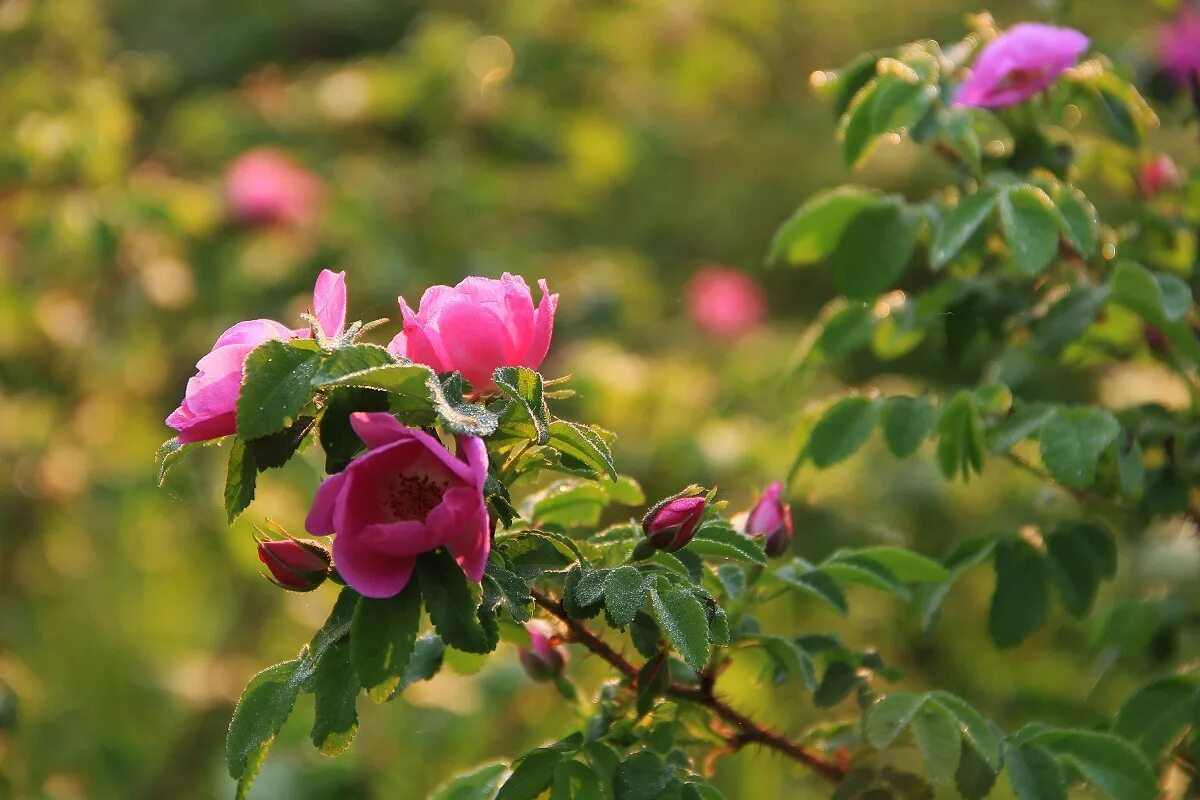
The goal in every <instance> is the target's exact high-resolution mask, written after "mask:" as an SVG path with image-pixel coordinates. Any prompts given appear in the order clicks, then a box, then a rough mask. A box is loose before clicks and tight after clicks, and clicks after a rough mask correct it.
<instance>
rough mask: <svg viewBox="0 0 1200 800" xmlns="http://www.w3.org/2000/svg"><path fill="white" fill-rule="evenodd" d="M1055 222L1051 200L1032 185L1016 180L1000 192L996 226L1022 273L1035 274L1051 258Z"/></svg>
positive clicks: (1055, 249) (1055, 243)
mask: <svg viewBox="0 0 1200 800" xmlns="http://www.w3.org/2000/svg"><path fill="white" fill-rule="evenodd" d="M1058 225H1059V223H1058V218H1057V214H1056V213H1055V210H1054V204H1053V203H1052V202H1051V200H1050V197H1049V196H1048V195H1047V194H1046V193H1045V192H1044V191H1042V190H1041V189H1039V188H1037V187H1036V186H1031V185H1029V184H1019V185H1016V186H1013V187H1011V188H1009V189H1008V190H1007V191H1005V192H1004V193H1003V194H1001V195H1000V230H1001V232H1002V233H1003V234H1004V241H1005V242H1006V243H1007V244H1008V250H1009V254H1010V255H1011V257H1012V262H1013V265H1014V266H1016V268H1017V269H1018V270H1020V271H1021V272H1022V273H1023V274H1025V275H1036V274H1038V273H1039V272H1041V271H1042V270H1043V269H1044V268H1045V267H1046V265H1047V264H1049V263H1050V262H1051V261H1052V260H1053V259H1054V256H1055V254H1056V253H1057V252H1058Z"/></svg>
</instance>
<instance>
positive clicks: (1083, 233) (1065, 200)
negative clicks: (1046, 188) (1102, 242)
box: [1050, 183, 1100, 258]
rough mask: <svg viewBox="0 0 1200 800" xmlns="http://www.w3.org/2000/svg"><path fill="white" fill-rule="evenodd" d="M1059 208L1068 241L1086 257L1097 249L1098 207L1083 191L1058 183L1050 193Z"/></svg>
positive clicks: (1063, 230)
mask: <svg viewBox="0 0 1200 800" xmlns="http://www.w3.org/2000/svg"><path fill="white" fill-rule="evenodd" d="M1050 197H1051V199H1053V200H1054V205H1055V207H1056V208H1057V209H1058V214H1059V222H1060V227H1061V228H1062V232H1063V234H1064V235H1065V236H1066V237H1067V241H1069V242H1070V243H1071V246H1072V247H1074V248H1075V250H1076V252H1078V253H1079V254H1080V255H1081V256H1083V257H1084V258H1088V257H1089V256H1091V255H1092V253H1094V252H1095V250H1096V241H1097V239H1098V238H1099V230H1100V218H1099V215H1098V214H1097V213H1096V207H1095V206H1093V205H1092V204H1091V202H1090V201H1088V199H1087V197H1086V196H1085V195H1084V194H1083V192H1081V191H1079V190H1078V189H1076V188H1075V187H1074V186H1069V185H1067V184H1065V183H1060V184H1057V185H1056V186H1055V187H1054V189H1053V191H1051V193H1050Z"/></svg>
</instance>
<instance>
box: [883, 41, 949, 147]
mask: <svg viewBox="0 0 1200 800" xmlns="http://www.w3.org/2000/svg"><path fill="white" fill-rule="evenodd" d="M889 61H890V59H889ZM884 63H885V64H887V63H888V62H887V61H885V62H884ZM903 65H904V66H906V67H909V68H910V69H913V70H914V71H916V72H918V74H919V76H920V77H919V78H917V77H916V76H913V77H911V78H910V77H909V76H908V75H900V74H896V72H892V71H889V70H887V68H886V67H881V71H883V72H884V74H883V75H881V76H880V77H879V79H878V83H879V86H878V88H877V89H876V91H875V99H874V101H873V102H872V103H871V109H870V111H871V122H870V128H871V130H872V131H874V132H876V133H879V134H883V133H888V132H890V131H906V130H908V129H909V128H911V127H912V126H914V125H916V124H917V122H918V121H920V119H921V118H922V117H923V116H925V112H927V111H928V110H929V107H930V105H932V104H933V101H934V99H935V98H936V97H937V89H936V87H935V86H934V85H933V80H932V77H933V76H932V70H931V69H930V66H929V64H928V62H920V61H915V60H913V59H909V58H907V57H905V58H904V62H903ZM897 66H900V65H897Z"/></svg>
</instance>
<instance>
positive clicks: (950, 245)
mask: <svg viewBox="0 0 1200 800" xmlns="http://www.w3.org/2000/svg"><path fill="white" fill-rule="evenodd" d="M998 199H999V195H998V193H997V192H996V190H994V189H982V190H980V191H979V192H976V193H975V194H972V195H968V196H966V197H964V198H963V199H962V200H961V201H960V202H959V204H958V205H957V206H955V207H954V209H953V210H952V211H951V212H950V213H949V214H947V215H946V217H945V219H943V220H942V223H941V225H939V226H938V229H937V233H936V234H934V237H933V244H932V245H931V246H930V249H929V264H930V266H931V267H933V269H935V270H939V269H941V268H942V267H944V266H946V265H947V264H948V263H950V262H951V261H952V260H953V259H954V257H955V256H957V255H958V254H959V253H960V252H961V251H962V249H963V248H964V247H965V246H966V244H967V242H969V241H970V240H971V237H972V236H974V235H975V233H976V232H977V231H978V230H979V229H980V227H981V226H982V225H983V223H984V222H985V221H986V220H987V218H988V215H990V214H991V213H992V209H993V208H995V207H996V201H997V200H998Z"/></svg>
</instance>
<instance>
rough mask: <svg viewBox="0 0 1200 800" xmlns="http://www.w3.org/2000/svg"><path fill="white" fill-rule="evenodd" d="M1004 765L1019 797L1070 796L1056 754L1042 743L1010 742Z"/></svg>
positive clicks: (1048, 799) (1058, 799) (1062, 799)
mask: <svg viewBox="0 0 1200 800" xmlns="http://www.w3.org/2000/svg"><path fill="white" fill-rule="evenodd" d="M1004 767H1005V769H1006V770H1007V771H1008V780H1009V782H1010V783H1012V787H1013V793H1014V794H1015V795H1016V796H1017V800H1067V784H1066V779H1065V778H1064V777H1063V774H1062V769H1061V768H1060V767H1059V766H1058V762H1057V761H1055V760H1054V756H1052V755H1051V754H1050V753H1048V752H1047V751H1046V750H1043V749H1042V748H1040V747H1034V746H1032V745H1028V744H1016V743H1013V742H1009V743H1007V744H1005V745H1004Z"/></svg>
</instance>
